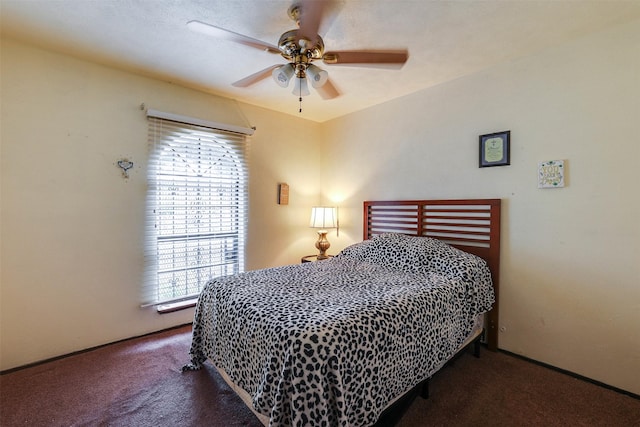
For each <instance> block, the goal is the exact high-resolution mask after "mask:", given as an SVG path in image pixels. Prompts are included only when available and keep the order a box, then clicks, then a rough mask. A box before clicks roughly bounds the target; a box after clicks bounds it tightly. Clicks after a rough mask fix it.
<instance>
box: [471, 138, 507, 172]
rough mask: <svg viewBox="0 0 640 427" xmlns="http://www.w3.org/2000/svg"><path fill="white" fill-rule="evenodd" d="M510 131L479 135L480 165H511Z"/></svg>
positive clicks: (483, 166)
mask: <svg viewBox="0 0 640 427" xmlns="http://www.w3.org/2000/svg"><path fill="white" fill-rule="evenodd" d="M510 144H511V131H509V130H505V131H502V132H495V133H489V134H486V135H480V165H479V167H481V168H486V167H489V166H506V165H509V164H511V147H510Z"/></svg>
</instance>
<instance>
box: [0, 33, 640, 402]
mask: <svg viewBox="0 0 640 427" xmlns="http://www.w3.org/2000/svg"><path fill="white" fill-rule="evenodd" d="M638 45H640V24H639V23H638V22H636V23H633V24H630V25H625V26H621V27H618V28H616V29H613V30H610V31H607V32H604V33H599V34H596V35H592V36H589V37H588V38H583V39H581V40H578V41H575V42H574V43H571V44H569V45H565V46H562V47H559V48H555V49H552V50H548V51H545V52H542V53H539V54H537V55H535V56H531V57H528V58H524V59H521V60H517V61H513V62H511V63H508V64H503V65H500V66H498V67H496V68H493V69H490V70H486V71H484V72H482V73H478V74H475V75H473V76H470V77H466V78H462V79H459V80H456V81H454V82H450V83H448V84H443V85H441V86H438V87H435V88H432V89H430V90H426V91H422V92H419V93H416V94H413V95H410V96H407V97H404V98H402V99H398V100H396V101H393V102H390V103H387V104H384V105H381V106H378V107H375V108H371V109H369V110H366V111H362V112H359V113H355V114H352V115H349V116H347V117H344V118H341V119H337V120H334V121H331V122H328V123H325V124H317V123H312V122H307V121H304V120H300V119H297V118H295V117H292V116H285V115H282V114H278V113H274V112H270V111H267V110H263V109H259V108H257V107H253V106H249V105H240V106H239V108H238V106H237V105H236V104H235V103H233V102H231V101H229V100H225V99H221V98H217V97H215V96H211V95H206V94H203V93H199V92H194V91H190V90H187V89H183V88H180V87H176V86H174V85H170V84H167V83H161V82H158V81H154V80H150V79H146V78H142V77H137V76H135V75H132V74H129V73H124V72H119V71H115V70H111V69H108V68H103V67H100V66H97V65H94V64H90V63H86V62H83V61H79V60H76V59H72V58H70V57H66V56H63V55H58V54H54V53H50V52H45V51H40V50H37V49H34V48H31V47H27V46H24V45H21V44H18V43H15V42H10V41H4V42H3V44H2V112H1V114H2V115H1V118H2V129H1V136H2V139H1V143H2V146H1V148H2V150H1V161H2V193H1V195H2V217H1V221H2V229H1V232H2V235H1V239H2V243H1V247H0V250H1V254H2V264H1V278H2V281H1V283H0V285H1V296H0V298H1V313H0V316H1V317H0V319H1V323H2V325H1V334H2V335H1V339H2V343H1V347H2V348H1V351H2V352H1V358H2V360H1V369H8V368H11V367H13V366H18V365H22V364H25V363H29V362H31V361H35V360H41V359H44V358H47V357H52V356H56V355H60V354H64V353H67V352H70V351H75V350H79V349H83V348H87V347H90V346H92V345H98V344H103V343H105V342H109V341H113V340H116V339H120V338H125V337H130V336H134V335H139V334H142V333H145V332H149V331H153V330H158V329H162V328H164V327H168V326H172V325H176V324H180V323H184V322H188V321H190V320H191V317H192V311H184V312H179V313H174V314H170V315H162V316H161V315H158V314H156V313H155V312H153V310H150V309H147V310H141V309H139V308H138V307H137V305H136V301H137V286H138V283H139V280H140V276H141V274H142V259H141V254H142V224H143V209H144V202H143V200H144V191H145V188H144V162H145V159H146V153H147V146H146V121H145V119H144V115H143V112H142V111H140V109H139V106H140V103H142V102H144V103H146V105H147V106H148V107H150V108H155V109H159V110H164V111H170V112H174V113H178V114H184V115H191V116H196V117H201V118H204V119H209V120H217V121H226V122H230V123H233V124H246V122H245V120H248V123H249V124H251V125H254V126H257V128H258V131H257V132H256V134H255V136H254V137H253V138H251V142H250V144H251V155H250V158H251V188H250V190H251V197H250V203H251V206H250V208H251V216H250V233H249V235H250V237H249V242H248V255H247V268H249V269H253V268H260V267H266V266H271V265H279V264H286V263H294V262H297V261H298V260H299V257H300V255H301V254H306V253H307V252H309V248H310V245H312V244H313V237H311V238H310V236H309V234H310V232H309V229H308V228H307V227H306V221H307V217H308V208H309V207H310V206H311V205H313V204H315V203H317V202H318V201H319V200H320V196H322V199H323V200H324V201H325V202H329V201H330V202H335V203H337V204H339V206H340V208H341V210H340V214H341V215H340V217H341V218H340V219H341V227H342V228H341V230H340V235H339V236H336V234H335V232H332V233H330V236H329V240H330V241H331V242H332V249H331V252H332V253H335V252H336V251H337V250H339V249H340V248H342V247H344V246H346V245H347V244H350V243H353V242H355V241H358V240H360V239H361V206H362V201H363V200H366V199H387V198H389V199H402V198H470V197H478V198H480V197H499V198H502V199H503V201H504V202H503V203H504V205H503V206H504V208H503V209H504V215H503V219H504V222H503V229H502V231H503V241H502V244H503V252H502V254H503V256H502V270H501V277H502V289H501V295H500V301H501V318H500V323H501V326H502V327H504V328H505V330H504V332H502V333H501V334H500V346H501V347H502V348H503V349H506V350H509V351H512V352H515V353H518V354H523V355H525V356H527V357H531V358H533V359H537V360H540V361H542V362H546V363H550V364H552V365H555V366H558V367H561V368H564V369H568V370H570V371H573V372H576V373H579V374H582V375H585V376H587V377H591V378H593V379H596V380H598V381H602V382H605V383H608V384H611V385H613V386H616V387H620V388H622V389H626V390H629V391H632V392H634V393H640V379H639V378H638V377H637V375H634V373H635V372H637V370H638V367H639V366H640V262H639V261H640V225H639V224H640V223H639V222H638V221H637V219H638V218H640V191H638V184H640V169H639V168H638V167H637V162H638V160H639V159H640V144H638V135H640V128H639V126H640V125H639V123H640V105H639V102H640V101H639V100H640V81H639V78H640V77H639V76H640V58H639V55H640V54H639V52H638V50H637V46H638ZM389 84H392V80H391V77H390V81H389ZM243 116H246V119H244V118H243ZM285 127H286V128H287V130H288V131H287V132H282V129H284V128H285ZM309 129H311V130H312V132H310V131H308V130H309ZM506 129H510V130H511V131H512V138H513V142H512V144H513V145H512V162H511V166H507V167H499V168H487V169H479V168H478V167H477V162H478V160H477V156H478V154H477V144H478V142H477V138H478V135H479V134H483V133H489V132H494V131H499V130H506ZM303 130H307V131H306V132H303ZM300 134H306V135H309V138H308V139H306V140H303V141H301V140H299V139H298V138H297V137H296V136H297V135H300ZM321 156H323V157H322V158H323V159H324V161H322V158H321V159H320V160H321V161H320V162H319V161H318V159H319V158H320V157H321ZM121 157H130V158H132V159H133V161H134V162H136V167H135V169H134V170H133V172H132V173H131V175H132V176H131V178H130V179H129V180H123V179H122V178H121V177H120V172H119V170H118V169H117V168H116V167H115V165H114V163H115V162H116V160H117V159H119V158H121ZM554 159H565V160H566V161H567V166H568V178H567V184H568V185H567V187H566V188H563V189H553V190H539V189H537V188H536V172H537V163H538V162H539V161H543V160H554ZM321 166H323V169H321ZM322 170H324V171H325V172H324V173H323V172H322ZM280 181H284V182H288V183H289V185H290V186H291V204H290V205H289V206H288V207H283V206H278V205H276V204H275V196H276V184H277V182H280ZM321 182H322V183H323V186H322V188H321V187H320V183H321ZM321 191H322V193H321ZM310 240H311V242H310Z"/></svg>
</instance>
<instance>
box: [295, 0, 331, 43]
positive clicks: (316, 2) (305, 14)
mask: <svg viewBox="0 0 640 427" xmlns="http://www.w3.org/2000/svg"><path fill="white" fill-rule="evenodd" d="M298 7H299V8H300V16H299V21H300V23H299V25H300V29H299V30H298V40H300V39H306V40H309V41H310V42H311V45H312V46H313V45H315V43H316V41H317V37H318V33H319V32H320V27H321V26H322V25H323V22H324V21H325V20H326V19H327V18H329V15H331V14H332V11H334V9H336V7H335V1H333V0H302V1H300V3H298Z"/></svg>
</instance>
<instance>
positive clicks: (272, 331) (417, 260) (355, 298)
mask: <svg viewBox="0 0 640 427" xmlns="http://www.w3.org/2000/svg"><path fill="white" fill-rule="evenodd" d="M493 302H494V294H493V288H492V285H491V276H490V273H489V270H488V268H487V266H486V263H485V262H484V261H483V260H482V259H480V258H478V257H475V256H474V255H470V254H467V253H465V252H462V251H460V250H458V249H455V248H453V247H450V246H448V245H446V244H444V243H442V242H439V241H437V240H433V239H429V238H423V237H422V238H418V237H407V236H401V235H380V236H377V237H376V238H374V239H371V240H367V241H364V242H362V243H358V244H355V245H353V246H350V247H348V248H346V249H345V250H343V251H342V252H341V253H340V254H338V255H337V256H335V257H334V258H331V259H328V260H325V261H321V262H315V263H304V264H300V265H291V266H284V267H277V268H270V269H265V270H256V271H250V272H246V273H242V274H239V275H235V276H229V277H222V278H219V279H215V280H212V281H210V282H209V283H208V284H207V285H206V287H205V289H204V290H203V292H202V294H201V296H200V298H199V300H198V304H197V307H196V312H195V319H194V324H193V342H192V347H191V350H190V355H191V364H190V365H188V367H187V368H188V369H198V368H199V367H201V365H202V364H203V363H204V362H205V361H206V359H211V361H212V362H213V363H214V364H215V365H216V366H218V367H220V368H222V369H224V370H225V371H226V372H227V373H228V374H229V376H230V377H231V379H232V380H233V381H234V382H235V383H236V384H237V385H239V386H240V387H242V388H243V389H244V390H245V391H247V392H248V393H249V395H250V396H252V400H253V406H254V409H255V410H256V411H257V412H259V413H261V414H264V415H266V416H267V417H269V419H270V426H274V427H275V426H294V425H295V426H315V425H317V426H368V425H372V424H374V423H375V422H376V420H377V419H378V417H379V415H380V413H381V412H382V410H383V409H384V408H385V407H386V406H387V405H388V404H389V402H391V401H393V400H394V399H395V398H397V397H398V396H400V395H402V394H404V393H405V392H407V391H408V390H410V389H411V388H413V387H414V386H415V385H416V384H418V383H419V382H420V381H422V380H424V379H426V378H428V377H429V376H431V375H432V374H433V373H434V372H435V371H437V370H438V369H439V368H440V367H441V366H442V365H443V363H444V362H445V361H447V360H448V359H449V358H450V357H451V356H452V355H453V354H454V353H455V352H456V351H457V350H458V348H459V347H460V345H461V344H462V343H463V341H464V340H465V338H466V337H467V336H468V334H469V333H470V332H471V329H472V327H473V323H474V318H475V317H476V316H477V315H478V314H480V313H483V312H485V311H488V310H489V309H490V308H491V306H492V304H493Z"/></svg>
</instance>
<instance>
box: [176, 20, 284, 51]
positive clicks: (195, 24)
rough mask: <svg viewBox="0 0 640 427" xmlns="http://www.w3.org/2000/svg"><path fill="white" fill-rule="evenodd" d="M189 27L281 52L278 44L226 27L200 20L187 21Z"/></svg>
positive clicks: (261, 48)
mask: <svg viewBox="0 0 640 427" xmlns="http://www.w3.org/2000/svg"><path fill="white" fill-rule="evenodd" d="M187 27H189V29H190V30H193V31H195V32H197V33H201V34H206V35H208V36H213V37H217V38H219V39H223V40H229V41H232V42H235V43H240V44H243V45H245V46H250V47H253V48H256V49H260V50H264V51H267V52H271V53H278V54H279V53H280V49H278V47H277V46H274V45H272V44H270V43H266V42H263V41H261V40H258V39H254V38H251V37H249V36H245V35H242V34H238V33H234V32H233V31H229V30H225V29H224V28H220V27H216V26H215V25H211V24H206V23H204V22H200V21H189V22H187Z"/></svg>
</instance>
